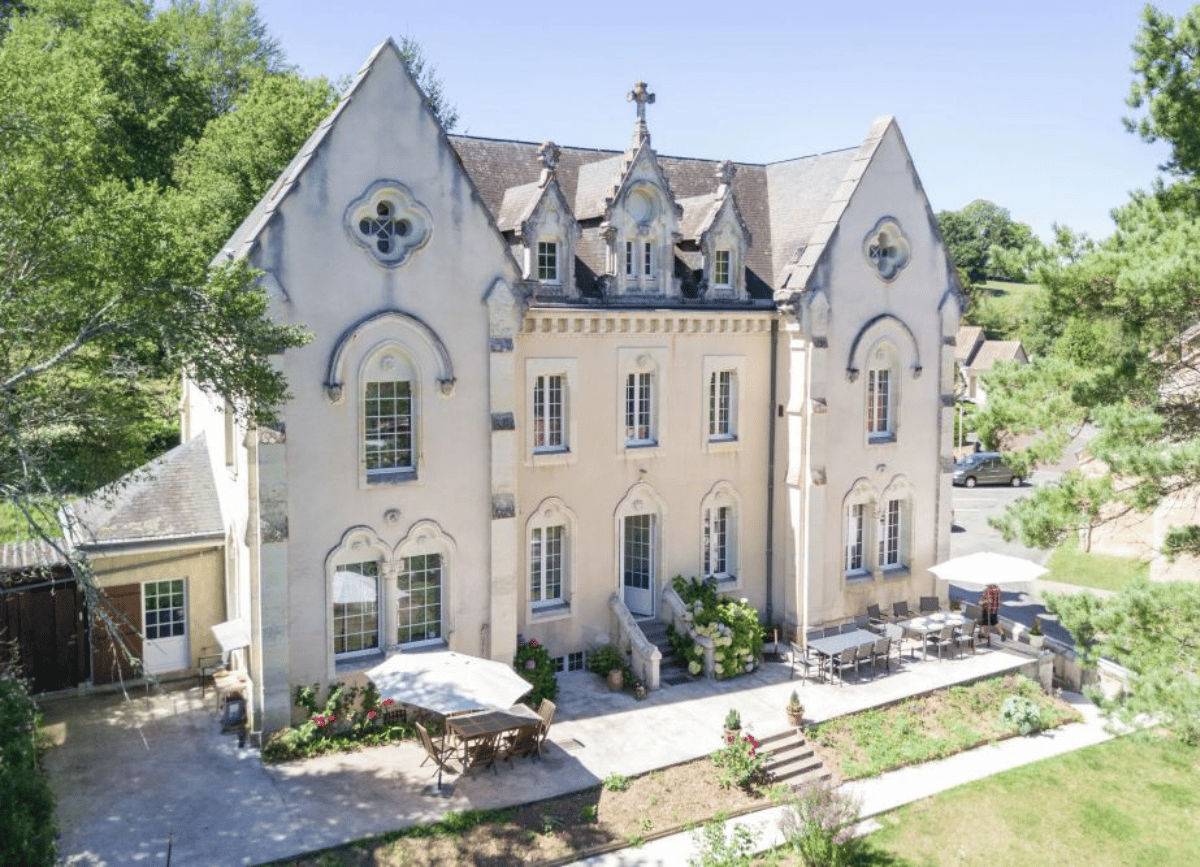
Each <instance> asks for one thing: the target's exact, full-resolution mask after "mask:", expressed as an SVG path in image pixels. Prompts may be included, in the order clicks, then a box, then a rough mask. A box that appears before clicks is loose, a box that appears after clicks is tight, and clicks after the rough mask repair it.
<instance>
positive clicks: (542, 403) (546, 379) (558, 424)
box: [533, 374, 566, 451]
mask: <svg viewBox="0 0 1200 867" xmlns="http://www.w3.org/2000/svg"><path fill="white" fill-rule="evenodd" d="M565 446H566V443H565V442H564V441H563V377H562V375H561V374H543V375H541V376H538V377H536V378H535V379H534V381H533V447H534V448H535V449H539V450H546V451H551V450H559V449H562V448H564V447H565Z"/></svg>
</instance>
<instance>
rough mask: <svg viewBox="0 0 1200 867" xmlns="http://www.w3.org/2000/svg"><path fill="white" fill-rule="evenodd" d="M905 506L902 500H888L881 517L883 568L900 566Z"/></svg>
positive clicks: (880, 547) (881, 557) (880, 532)
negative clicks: (902, 522)
mask: <svg viewBox="0 0 1200 867" xmlns="http://www.w3.org/2000/svg"><path fill="white" fill-rule="evenodd" d="M902 506H903V504H902V503H901V501H900V500H888V501H887V506H886V508H885V509H884V510H883V512H882V514H880V516H879V523H880V527H879V565H880V566H881V567H883V568H885V569H886V568H888V567H893V566H899V565H901V562H900V534H901V526H900V524H901V521H902V520H903V515H904V512H903V508H902Z"/></svg>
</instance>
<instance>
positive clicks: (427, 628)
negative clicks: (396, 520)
mask: <svg viewBox="0 0 1200 867" xmlns="http://www.w3.org/2000/svg"><path fill="white" fill-rule="evenodd" d="M396 590H397V594H396V595H397V597H398V603H397V605H398V614H399V616H398V619H397V624H398V625H397V629H396V643H397V644H413V643H416V642H422V641H434V640H436V639H439V638H441V637H442V556H441V554H418V555H415V556H412V557H404V558H402V559H401V561H400V575H399V577H398V578H397V579H396Z"/></svg>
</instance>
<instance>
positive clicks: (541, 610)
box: [525, 497, 577, 622]
mask: <svg viewBox="0 0 1200 867" xmlns="http://www.w3.org/2000/svg"><path fill="white" fill-rule="evenodd" d="M576 526H577V522H576V518H575V513H574V512H573V511H571V509H569V508H567V505H566V504H565V503H564V502H563V501H562V500H561V499H559V498H558V497H547V498H546V499H545V500H543V501H542V502H541V503H539V504H538V507H537V508H536V509H534V511H533V514H532V515H531V516H530V518H529V521H528V522H527V523H526V526H525V554H526V564H525V576H526V584H525V593H526V599H527V600H528V612H529V616H530V618H531V619H534V620H537V621H538V622H544V621H547V620H558V619H561V618H564V617H569V616H570V615H571V596H572V592H573V587H572V576H573V575H574V573H575V569H574V565H575V564H574V557H575V552H574V547H575V546H574V539H575V528H576ZM551 529H557V530H559V531H560V533H561V538H560V551H559V564H558V571H559V575H558V577H559V583H560V587H559V594H558V596H556V597H549V598H546V596H545V594H544V591H545V588H546V560H545V544H546V537H547V534H546V531H547V530H551ZM538 545H540V546H541V549H540V551H537V550H536V546H538ZM538 555H541V561H540V562H539V561H538ZM535 583H536V584H537V585H538V586H539V587H540V588H541V590H542V591H543V592H542V594H541V596H542V598H539V599H535V598H534V597H535V596H537V595H538V593H537V592H535V589H534V586H535Z"/></svg>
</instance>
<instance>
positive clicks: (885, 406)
mask: <svg viewBox="0 0 1200 867" xmlns="http://www.w3.org/2000/svg"><path fill="white" fill-rule="evenodd" d="M868 357H869V358H870V366H869V367H868V368H867V375H866V378H865V384H864V390H865V398H866V433H867V440H868V442H872V443H888V442H894V441H895V439H896V420H897V419H896V411H897V408H898V406H899V401H898V400H897V397H898V394H897V388H898V386H899V380H900V377H899V365H898V364H897V362H896V359H897V354H896V350H895V348H893V347H892V346H891V344H890V343H880V344H879V345H877V346H875V347H874V348H872V350H871V352H870V354H869V356H868Z"/></svg>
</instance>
